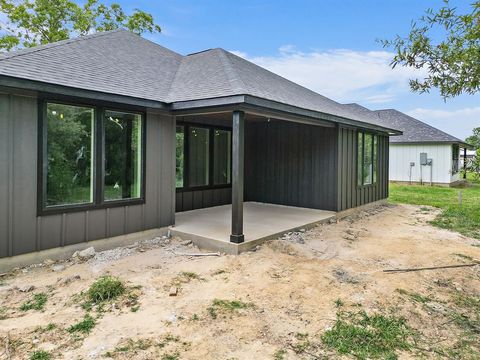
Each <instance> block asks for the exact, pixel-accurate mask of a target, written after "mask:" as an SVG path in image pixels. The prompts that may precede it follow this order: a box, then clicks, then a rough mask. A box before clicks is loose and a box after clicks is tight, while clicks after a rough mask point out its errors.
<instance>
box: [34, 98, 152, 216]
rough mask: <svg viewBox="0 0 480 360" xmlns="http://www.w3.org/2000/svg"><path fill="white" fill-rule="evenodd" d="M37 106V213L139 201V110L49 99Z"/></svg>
mask: <svg viewBox="0 0 480 360" xmlns="http://www.w3.org/2000/svg"><path fill="white" fill-rule="evenodd" d="M43 106H44V107H43V111H41V118H40V126H41V134H42V138H41V139H40V141H39V154H40V159H42V160H41V162H40V163H39V189H41V191H40V192H39V194H38V211H39V213H43V212H46V213H55V212H57V213H58V212H68V211H79V210H88V209H91V208H97V207H106V206H114V205H115V204H114V203H112V200H116V201H117V202H119V205H124V204H130V203H132V202H136V203H138V202H143V193H144V189H143V176H144V175H143V169H144V158H143V156H144V151H145V150H144V147H145V144H144V121H143V115H142V114H141V113H133V112H127V111H125V112H124V111H120V110H119V111H117V110H107V109H104V108H103V107H100V106H88V105H78V104H65V103H61V102H55V101H52V102H50V101H44V102H43ZM102 159H103V160H102Z"/></svg>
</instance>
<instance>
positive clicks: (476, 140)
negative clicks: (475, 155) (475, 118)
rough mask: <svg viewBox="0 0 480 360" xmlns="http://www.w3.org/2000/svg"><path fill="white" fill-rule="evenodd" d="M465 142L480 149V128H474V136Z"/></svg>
mask: <svg viewBox="0 0 480 360" xmlns="http://www.w3.org/2000/svg"><path fill="white" fill-rule="evenodd" d="M479 56H480V55H479ZM479 61H480V60H479ZM465 142H466V143H467V144H470V145H472V146H473V147H474V148H475V149H480V127H477V128H474V129H473V135H471V136H469V137H467V138H466V139H465Z"/></svg>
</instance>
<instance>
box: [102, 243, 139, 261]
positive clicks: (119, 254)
mask: <svg viewBox="0 0 480 360" xmlns="http://www.w3.org/2000/svg"><path fill="white" fill-rule="evenodd" d="M132 254H135V249H131V248H128V247H120V248H115V249H111V250H105V251H100V252H97V253H95V255H94V257H93V259H94V260H95V261H98V262H109V261H115V260H119V259H122V258H124V257H127V256H130V255H132Z"/></svg>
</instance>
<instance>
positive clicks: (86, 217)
mask: <svg viewBox="0 0 480 360" xmlns="http://www.w3.org/2000/svg"><path fill="white" fill-rule="evenodd" d="M89 220H90V211H88V210H87V211H85V229H84V232H85V233H84V237H83V241H85V242H87V241H88V239H89V236H88V235H89V233H90V229H89V223H88V222H89Z"/></svg>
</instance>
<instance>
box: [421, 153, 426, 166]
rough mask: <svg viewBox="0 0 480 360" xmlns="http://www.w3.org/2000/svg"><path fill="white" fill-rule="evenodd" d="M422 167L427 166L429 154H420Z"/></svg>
mask: <svg viewBox="0 0 480 360" xmlns="http://www.w3.org/2000/svg"><path fill="white" fill-rule="evenodd" d="M420 165H427V153H420Z"/></svg>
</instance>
